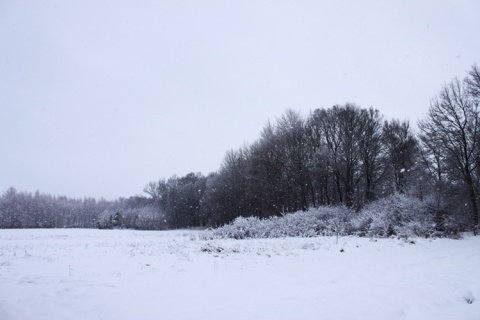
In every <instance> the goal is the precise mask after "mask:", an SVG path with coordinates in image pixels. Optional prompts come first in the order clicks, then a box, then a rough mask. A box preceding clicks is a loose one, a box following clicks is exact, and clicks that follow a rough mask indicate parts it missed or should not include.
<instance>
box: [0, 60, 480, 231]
mask: <svg viewBox="0 0 480 320" xmlns="http://www.w3.org/2000/svg"><path fill="white" fill-rule="evenodd" d="M479 103H480V69H479V67H478V66H477V65H473V66H472V68H471V70H470V71H469V72H468V74H467V76H466V77H465V78H464V79H463V80H462V79H458V78H455V79H453V80H452V81H450V82H449V83H447V84H445V85H444V86H443V87H442V89H441V90H440V92H439V93H438V95H437V96H435V97H434V98H433V99H432V101H431V104H430V108H429V110H428V114H427V116H426V117H425V118H424V119H422V120H420V121H419V122H418V124H417V125H418V126H417V127H418V129H417V130H414V129H413V128H412V126H411V125H410V123H409V122H408V121H406V120H397V119H393V120H391V119H385V117H384V116H383V115H382V114H381V113H380V112H379V111H378V110H376V109H374V108H362V107H360V106H358V105H356V104H354V103H346V104H344V105H335V106H333V107H331V108H326V109H325V108H321V109H316V110H313V111H312V112H310V114H309V115H307V116H302V115H301V114H300V113H298V112H296V111H293V110H287V111H285V113H284V114H283V115H282V116H281V117H279V118H278V119H276V121H275V122H273V123H272V122H267V123H266V125H265V126H264V128H263V130H262V132H261V133H260V137H259V139H258V140H257V141H255V142H254V143H252V144H251V145H246V146H243V147H241V148H239V149H237V150H231V151H228V152H227V153H226V155H225V157H224V159H223V163H222V165H221V167H220V169H219V170H218V171H216V172H213V173H210V174H209V175H207V176H204V175H202V174H201V173H190V174H187V175H185V176H183V177H177V176H173V177H171V178H169V179H168V180H166V179H160V180H159V181H155V182H150V183H149V184H148V185H147V186H146V187H145V189H144V192H145V193H146V194H148V197H132V198H129V199H121V200H117V201H113V202H106V201H99V202H96V203H95V207H96V208H97V209H95V210H93V211H89V209H87V208H88V205H87V204H88V202H89V201H90V202H91V201H92V200H88V199H85V200H82V201H80V200H69V199H65V198H55V197H51V196H42V195H38V194H35V195H34V196H32V195H30V196H29V195H28V194H25V193H13V195H12V190H9V191H7V192H6V193H5V194H4V195H3V196H2V197H1V198H0V226H2V227H30V226H32V225H35V223H33V224H32V222H31V221H43V220H45V219H43V218H32V217H37V216H38V214H36V213H33V212H37V211H38V210H40V209H38V205H37V206H36V207H35V208H37V209H31V208H30V207H29V209H28V210H27V209H19V208H24V207H21V206H20V207H19V206H18V203H22V201H24V202H25V201H26V200H21V201H20V200H19V198H28V199H30V200H29V201H30V202H35V201H37V202H38V201H39V199H43V200H42V201H43V202H48V203H51V205H50V207H51V208H53V209H51V210H50V209H49V210H44V211H42V212H44V213H43V214H44V215H46V216H49V215H51V217H50V216H49V217H50V218H48V219H46V221H49V223H47V224H46V225H41V224H38V223H37V225H36V226H38V227H50V226H55V227H58V226H62V224H63V225H64V226H72V227H80V226H81V227H132V228H152V229H164V228H184V227H208V226H220V225H223V224H225V223H227V222H230V221H232V220H234V219H235V218H237V217H248V216H255V217H259V218H267V217H271V216H278V215H284V214H286V213H291V212H296V211H305V210H307V209H309V208H313V207H320V206H345V207H347V208H351V209H354V210H360V209H362V208H363V207H364V206H365V205H367V204H369V203H371V202H374V201H377V200H380V199H382V198H385V197H387V196H390V195H393V194H402V195H406V196H409V197H415V198H417V199H419V200H421V201H424V202H426V203H427V204H428V206H429V208H430V209H431V212H432V213H433V214H434V215H435V223H436V228H437V230H439V231H442V230H444V229H445V228H446V226H447V225H448V226H455V228H459V229H462V230H477V229H478V214H479V213H478V210H479V209H478V206H479V201H478V195H479V192H480V116H479ZM9 199H10V200H9ZM11 199H16V201H17V204H16V207H15V206H14V207H13V208H17V209H11V208H12V207H11V205H7V204H8V203H9V201H11ZM48 199H50V200H48ZM26 202H28V201H26ZM40 202H41V201H40ZM85 202H86V203H85ZM52 203H55V204H52ZM9 206H10V207H9ZM40 207H41V206H40ZM5 208H7V209H5ZM8 208H10V209H8ZM12 210H13V211H12ZM32 210H33V211H32ZM35 210H37V211H35ZM40 211H41V210H40ZM12 212H17V213H19V212H20V213H19V216H25V215H26V216H28V217H30V218H29V219H26V218H22V219H23V220H22V219H20V220H21V221H22V224H21V225H19V224H18V223H19V222H18V219H17V220H15V219H13V218H12ZM27 212H28V213H27ZM40 216H41V215H40ZM32 219H33V220H32ZM35 219H37V220H35ZM55 219H56V220H55ZM13 221H16V222H13ZM27 221H30V222H28V223H27ZM52 221H57V222H55V224H53V225H52V224H51V223H52ZM447 222H448V223H447ZM42 223H43V222H42Z"/></svg>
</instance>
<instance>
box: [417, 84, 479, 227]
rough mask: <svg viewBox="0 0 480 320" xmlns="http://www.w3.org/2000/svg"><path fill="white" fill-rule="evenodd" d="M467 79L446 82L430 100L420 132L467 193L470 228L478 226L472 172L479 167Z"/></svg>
mask: <svg viewBox="0 0 480 320" xmlns="http://www.w3.org/2000/svg"><path fill="white" fill-rule="evenodd" d="M468 85H469V84H468V83H466V82H461V81H460V80H458V79H454V80H452V81H451V82H450V83H449V84H447V85H445V86H444V87H443V88H442V90H441V92H440V94H439V95H438V96H437V97H436V98H435V99H433V101H432V102H431V105H430V109H429V111H428V116H427V118H426V119H425V120H423V121H420V122H419V128H420V130H421V132H422V135H424V136H428V137H430V139H432V140H433V141H437V142H438V143H439V147H440V148H441V150H440V152H441V153H442V155H443V157H445V159H446V163H447V164H448V173H449V175H450V179H458V180H459V181H461V182H463V185H464V186H465V187H464V188H465V193H466V194H467V195H468V200H469V209H470V215H471V224H472V229H473V230H474V232H475V233H476V230H477V228H478V202H477V201H478V200H477V190H476V186H475V173H476V169H477V167H478V165H479V164H478V159H477V157H478V148H479V143H480V142H479V139H478V137H479V132H480V117H479V106H478V103H477V102H475V101H474V99H472V95H471V94H469V91H468V89H467V86H468Z"/></svg>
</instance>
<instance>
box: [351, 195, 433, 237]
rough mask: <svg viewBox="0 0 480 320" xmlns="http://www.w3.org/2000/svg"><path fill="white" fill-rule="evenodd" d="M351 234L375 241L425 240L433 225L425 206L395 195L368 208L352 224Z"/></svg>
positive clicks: (431, 232)
mask: <svg viewBox="0 0 480 320" xmlns="http://www.w3.org/2000/svg"><path fill="white" fill-rule="evenodd" d="M351 225H352V227H353V228H352V230H351V231H352V233H353V234H357V235H360V236H365V235H366V236H374V237H389V236H392V235H394V236H399V237H405V238H406V237H411V236H422V237H428V236H431V235H433V234H434V233H435V223H434V221H433V216H432V214H431V213H430V212H429V211H428V208H427V204H426V203H425V202H422V201H420V200H419V199H416V198H412V197H408V196H405V195H401V194H394V195H391V196H389V197H386V198H383V199H380V200H378V201H375V202H372V203H371V204H369V205H367V206H366V207H365V208H364V209H363V210H362V211H361V212H359V213H358V214H356V216H355V217H354V219H352V221H351Z"/></svg>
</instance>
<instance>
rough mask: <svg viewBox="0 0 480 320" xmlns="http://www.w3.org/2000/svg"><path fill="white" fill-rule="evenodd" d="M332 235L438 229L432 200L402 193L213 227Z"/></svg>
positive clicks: (245, 232) (237, 232)
mask: <svg viewBox="0 0 480 320" xmlns="http://www.w3.org/2000/svg"><path fill="white" fill-rule="evenodd" d="M332 235H357V236H368V237H390V236H397V237H401V238H408V237H413V236H421V237H430V236H433V235H438V233H437V231H436V230H435V222H434V215H433V214H432V212H431V210H428V204H427V203H426V202H422V201H420V200H419V199H416V198H412V197H408V196H405V195H400V194H395V195H392V196H389V197H386V198H383V199H380V200H378V201H375V202H372V203H371V204H369V205H367V206H366V207H365V208H364V209H363V210H361V211H360V212H354V211H353V210H350V209H347V208H345V207H320V208H312V209H310V210H308V211H306V212H296V213H290V214H286V215H284V216H282V217H270V218H267V219H259V218H256V217H248V218H243V217H238V218H237V219H235V220H234V221H233V222H231V223H230V224H227V225H225V226H223V227H220V228H218V229H215V230H214V231H213V236H214V237H219V238H235V239H245V238H278V237H315V236H332Z"/></svg>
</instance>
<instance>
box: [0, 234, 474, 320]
mask: <svg viewBox="0 0 480 320" xmlns="http://www.w3.org/2000/svg"><path fill="white" fill-rule="evenodd" d="M202 232H203V231H162V232H159V231H132V230H81V229H71V230H0V319H2V320H23V319H29V320H43V319H45V320H46V319H48V320H51V319H69V320H77V319H105V320H109V319H112V320H113V319H115V320H122V319H146V320H148V319H262V320H268V319H275V320H279V319H369V320H372V319H472V320H473V319H479V315H480V301H479V298H480V268H478V266H479V265H480V255H479V254H478V248H479V247H480V237H468V236H467V237H465V238H464V239H462V240H450V239H436V240H429V239H421V238H415V239H414V241H411V240H412V239H409V240H410V241H403V240H398V239H392V238H387V239H375V240H373V239H368V238H357V237H340V238H339V239H338V242H337V239H336V237H317V238H277V239H254V240H253V239H250V240H233V239H214V240H202V239H204V237H202Z"/></svg>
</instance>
